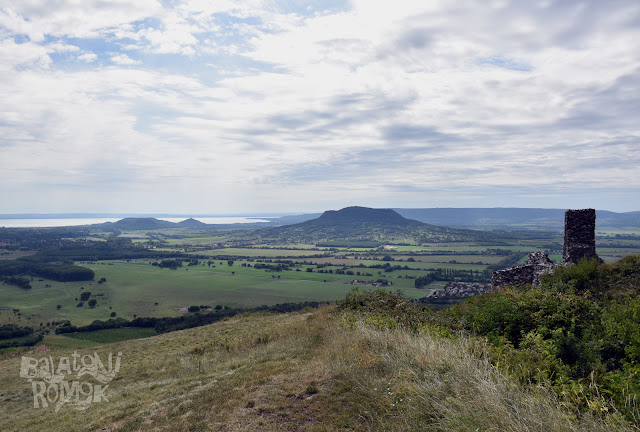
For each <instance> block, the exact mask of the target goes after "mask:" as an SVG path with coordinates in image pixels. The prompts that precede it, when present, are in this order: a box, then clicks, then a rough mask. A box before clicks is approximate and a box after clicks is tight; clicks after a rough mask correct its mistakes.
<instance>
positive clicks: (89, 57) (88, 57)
mask: <svg viewBox="0 0 640 432" xmlns="http://www.w3.org/2000/svg"><path fill="white" fill-rule="evenodd" d="M97 58H98V55H97V54H96V53H86V54H81V55H79V56H78V60H82V61H83V62H86V63H91V62H94V61H96V60H97Z"/></svg>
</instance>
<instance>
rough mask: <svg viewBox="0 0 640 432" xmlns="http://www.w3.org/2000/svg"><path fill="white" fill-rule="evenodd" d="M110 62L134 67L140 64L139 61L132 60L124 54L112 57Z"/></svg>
mask: <svg viewBox="0 0 640 432" xmlns="http://www.w3.org/2000/svg"><path fill="white" fill-rule="evenodd" d="M111 61H112V62H113V63H115V64H118V65H134V64H140V63H141V62H140V61H138V60H134V59H132V58H131V57H129V56H128V55H126V54H117V55H113V56H111Z"/></svg>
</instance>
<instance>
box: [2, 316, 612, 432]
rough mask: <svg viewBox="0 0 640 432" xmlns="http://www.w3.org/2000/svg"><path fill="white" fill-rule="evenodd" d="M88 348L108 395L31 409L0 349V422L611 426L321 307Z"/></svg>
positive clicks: (439, 343) (43, 425)
mask: <svg viewBox="0 0 640 432" xmlns="http://www.w3.org/2000/svg"><path fill="white" fill-rule="evenodd" d="M341 323H343V324H341ZM96 352H97V353H98V354H99V355H100V357H101V358H106V356H107V355H108V353H109V352H112V353H114V355H115V353H118V352H120V353H122V361H121V367H120V371H119V373H118V374H117V376H116V378H115V379H114V380H113V381H111V383H110V384H109V390H108V393H107V397H108V402H107V401H101V402H100V403H94V404H91V405H90V406H89V408H88V409H87V410H84V411H78V410H74V409H73V408H72V407H71V406H62V408H61V409H60V410H59V411H58V412H57V413H56V412H55V411H54V409H53V408H52V407H49V408H48V409H42V408H40V409H34V408H33V396H32V392H31V385H30V384H29V383H28V382H27V381H26V380H25V379H22V378H20V377H19V376H18V370H19V366H20V356H21V355H23V354H20V353H14V354H4V355H2V356H0V382H2V397H1V398H0V407H1V409H0V430H7V431H9V430H47V431H77V430H110V431H111V430H118V431H133V430H136V431H137V430H143V431H151V430H169V431H178V430H192V431H196V430H202V431H204V430H214V431H253V430H260V431H262V430H267V431H306V430H308V431H313V430H323V431H324V430H329V431H331V430H353V431H355V430H357V431H361V430H390V431H391V430H397V431H405V430H406V431H409V430H434V431H451V430H455V431H475V430H511V431H516V430H517V431H534V430H535V431H590V430H599V431H605V430H613V429H614V427H613V426H611V425H605V424H602V423H601V422H599V421H597V420H593V419H591V418H583V419H582V420H581V421H580V422H579V421H577V420H576V419H575V417H574V416H573V415H572V414H571V413H567V412H564V411H563V409H562V408H561V407H560V405H559V404H558V402H557V400H555V399H554V398H553V397H551V396H550V395H549V394H547V393H546V392H545V391H544V390H543V389H542V388H537V389H536V390H535V393H529V392H525V391H523V390H521V389H520V388H519V387H518V386H517V385H514V383H513V382H512V381H510V380H509V379H507V378H505V377H504V376H501V375H500V374H498V373H497V372H496V371H495V369H494V368H493V367H492V366H491V365H490V364H489V363H488V362H487V360H486V359H484V358H483V352H482V347H481V346H479V345H477V344H475V343H473V342H472V341H471V340H470V339H465V338H460V339H442V338H438V337H436V336H433V335H430V334H422V335H416V334H410V333H407V332H404V331H397V330H396V331H388V330H376V329H374V328H371V327H367V326H365V325H364V324H362V323H361V322H360V321H358V320H357V319H355V316H349V315H340V314H338V313H337V312H335V311H332V310H328V309H324V310H320V311H313V312H309V313H297V314H287V315H252V316H243V317H236V318H233V319H231V320H228V321H224V322H220V323H217V324H214V325H210V326H205V327H200V328H196V329H190V330H185V331H179V332H174V333H169V334H165V335H161V336H156V337H151V338H148V339H140V340H135V341H128V342H121V343H116V344H111V345H105V346H101V347H97V348H96ZM72 353H73V351H72V350H63V349H54V350H53V351H52V352H49V353H45V354H35V353H29V354H24V355H27V356H33V357H38V358H42V357H48V356H49V355H50V356H51V357H52V358H53V359H57V358H59V357H61V356H70V355H71V354H72ZM92 353H93V349H91V350H90V351H87V350H84V351H82V352H80V354H81V355H84V354H92Z"/></svg>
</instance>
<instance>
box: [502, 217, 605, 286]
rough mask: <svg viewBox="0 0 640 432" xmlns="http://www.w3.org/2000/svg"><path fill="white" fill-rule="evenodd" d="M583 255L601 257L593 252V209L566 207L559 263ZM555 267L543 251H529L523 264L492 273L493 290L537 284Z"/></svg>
mask: <svg viewBox="0 0 640 432" xmlns="http://www.w3.org/2000/svg"><path fill="white" fill-rule="evenodd" d="M585 257H586V258H598V259H600V258H599V257H598V254H596V211H595V210H594V209H584V210H567V211H566V212H565V214H564V248H563V259H562V265H570V264H576V263H577V262H578V261H579V260H580V259H582V258H585ZM557 266H558V264H555V263H553V262H552V261H551V260H550V259H549V256H548V255H547V254H546V253H545V252H532V253H530V254H529V260H528V261H527V263H526V264H523V265H517V266H515V267H510V268H508V269H504V270H498V271H496V272H493V274H492V275H491V286H492V287H493V288H494V289H495V288H500V287H505V286H517V285H534V286H538V285H540V283H541V281H542V275H544V274H546V273H553V271H554V270H555V268H556V267H557Z"/></svg>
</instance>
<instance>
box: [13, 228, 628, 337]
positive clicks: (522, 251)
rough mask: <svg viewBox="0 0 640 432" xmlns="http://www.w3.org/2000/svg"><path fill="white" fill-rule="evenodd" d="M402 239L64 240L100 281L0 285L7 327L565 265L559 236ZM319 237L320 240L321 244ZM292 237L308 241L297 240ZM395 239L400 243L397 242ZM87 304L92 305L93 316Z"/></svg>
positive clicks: (167, 234) (30, 253)
mask: <svg viewBox="0 0 640 432" xmlns="http://www.w3.org/2000/svg"><path fill="white" fill-rule="evenodd" d="M400 222H402V221H400ZM408 226H412V225H408ZM393 229H394V228H393V226H392V225H385V226H384V227H383V229H380V230H379V232H380V233H381V234H379V239H378V240H375V239H373V238H360V237H358V238H356V239H352V240H348V239H347V240H342V241H340V240H335V239H333V237H327V238H328V240H326V239H325V240H322V239H321V240H318V241H316V242H307V243H304V242H300V241H297V240H295V241H291V242H289V243H287V242H284V241H282V240H278V239H274V238H273V232H271V231H262V230H257V231H255V232H254V231H249V232H247V231H216V232H211V231H207V230H198V229H186V228H161V229H157V230H122V231H119V232H118V233H116V234H113V233H111V232H103V231H100V230H94V231H91V232H85V233H84V234H83V235H76V236H75V237H70V236H68V235H65V236H66V239H65V240H64V243H63V244H64V245H65V246H64V247H62V248H61V249H59V250H60V251H62V252H61V253H62V255H61V256H60V258H56V256H55V253H56V252H55V250H56V249H55V248H54V249H47V253H48V254H49V255H47V256H46V259H48V260H56V259H62V260H68V259H71V260H73V261H74V262H75V264H76V265H78V266H82V267H85V268H87V269H90V270H91V271H93V272H94V274H95V277H94V279H93V280H85V281H75V282H61V281H54V280H50V279H46V278H42V277H37V276H36V277H31V282H30V284H31V289H29V290H23V289H19V288H18V287H16V286H14V285H10V284H3V285H0V306H2V307H1V308H0V324H2V323H13V324H19V325H29V326H32V327H34V328H36V329H40V328H42V329H46V328H48V327H51V328H52V327H54V326H55V325H56V323H57V322H60V321H63V320H71V321H72V322H74V323H76V324H78V325H83V324H88V323H90V322H92V321H93V320H96V319H98V320H108V319H110V318H124V319H127V320H131V319H134V318H136V317H171V316H179V315H181V314H183V313H184V310H186V309H187V308H188V307H189V306H192V305H198V306H211V307H215V306H217V305H221V306H228V307H233V308H243V307H256V306H261V305H273V304H278V303H288V302H305V301H333V300H338V299H341V298H343V297H344V296H345V294H346V293H347V292H349V291H350V290H351V289H352V287H353V285H354V284H356V285H358V286H359V287H360V288H361V289H369V288H372V287H373V286H374V285H375V286H384V287H385V288H387V289H392V290H396V289H398V290H401V291H403V293H404V294H405V295H407V296H408V297H409V298H414V299H418V298H422V297H425V296H428V295H430V294H431V293H432V291H433V290H439V289H442V288H443V287H444V285H446V281H453V280H462V281H465V280H466V281H474V282H478V283H481V284H482V283H487V282H488V281H489V277H490V274H491V272H492V271H494V270H496V269H499V268H504V267H507V266H509V265H514V264H517V263H523V262H525V261H526V259H527V258H526V253H527V252H531V251H535V250H544V251H546V252H548V253H549V254H550V257H551V258H552V259H553V260H555V261H560V260H561V259H562V241H563V239H562V234H561V233H558V232H547V231H528V232H524V233H520V234H519V233H517V232H516V233H513V232H511V233H506V234H505V233H503V234H504V235H503V234H500V235H496V234H490V233H487V234H483V235H476V234H473V235H469V236H467V237H465V235H466V234H465V233H464V232H462V231H460V232H458V231H455V230H450V231H448V232H446V233H445V234H446V236H449V237H456V238H460V240H458V241H450V242H443V241H440V240H438V241H427V242H418V241H416V238H418V237H420V238H424V232H425V231H424V228H420V229H419V231H418V234H419V235H418V237H416V238H412V237H409V236H405V237H401V238H400V237H398V235H397V233H395V231H393ZM407 229H409V228H407ZM318 232H320V233H322V232H323V231H318V230H316V231H314V233H316V234H314V235H319V234H317V233H318ZM407 232H410V231H407ZM385 233H387V234H389V233H390V234H389V236H390V237H388V238H385V237H384V235H386V234H385ZM287 235H288V236H289V237H293V238H296V239H297V238H301V237H305V236H304V235H299V234H298V232H297V231H296V232H295V233H294V234H291V233H289V234H287ZM323 235H324V234H323ZM597 236H598V237H597V240H598V253H599V254H600V255H601V256H602V258H603V259H604V260H605V261H615V260H617V259H619V258H621V257H623V256H626V255H628V254H633V253H639V252H640V241H639V238H638V235H637V232H635V231H629V230H624V229H599V230H598V233H597ZM396 237H397V238H400V240H401V241H399V242H396V243H393V242H391V241H389V240H390V239H393V238H396ZM440 237H442V236H440ZM474 239H476V240H474ZM387 241H389V242H388V243H389V244H386V243H387ZM27 244H28V243H27ZM93 245H95V246H93ZM94 248H95V252H94ZM52 250H53V251H54V252H51V251H52ZM123 252H124V253H123ZM38 253H39V252H38V250H37V249H35V248H32V249H29V248H21V249H20V250H15V248H14V249H13V250H4V251H3V255H2V258H4V259H14V258H16V257H18V256H24V257H27V258H30V259H39V258H38V257H39V255H38ZM51 253H53V254H54V255H50V254H51ZM34 254H35V255H34ZM92 256H94V259H88V258H89V257H92ZM100 256H104V257H108V258H105V259H100V258H99V257H100ZM119 256H120V257H121V258H120V259H115V258H118V257H119ZM95 257H97V259H96V258H95ZM163 260H168V261H167V262H169V263H170V262H171V260H173V262H175V263H176V264H175V267H173V268H172V269H171V268H162V264H161V263H162V262H163ZM427 275H436V276H437V277H434V278H433V279H434V280H433V281H430V282H429V283H427V284H426V285H425V286H421V287H420V289H417V288H416V279H418V278H423V277H424V276H427ZM83 293H84V294H85V296H86V299H85V301H82V295H83ZM89 299H91V300H94V301H95V305H94V306H93V307H91V306H90V305H89V304H88V300H89Z"/></svg>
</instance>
